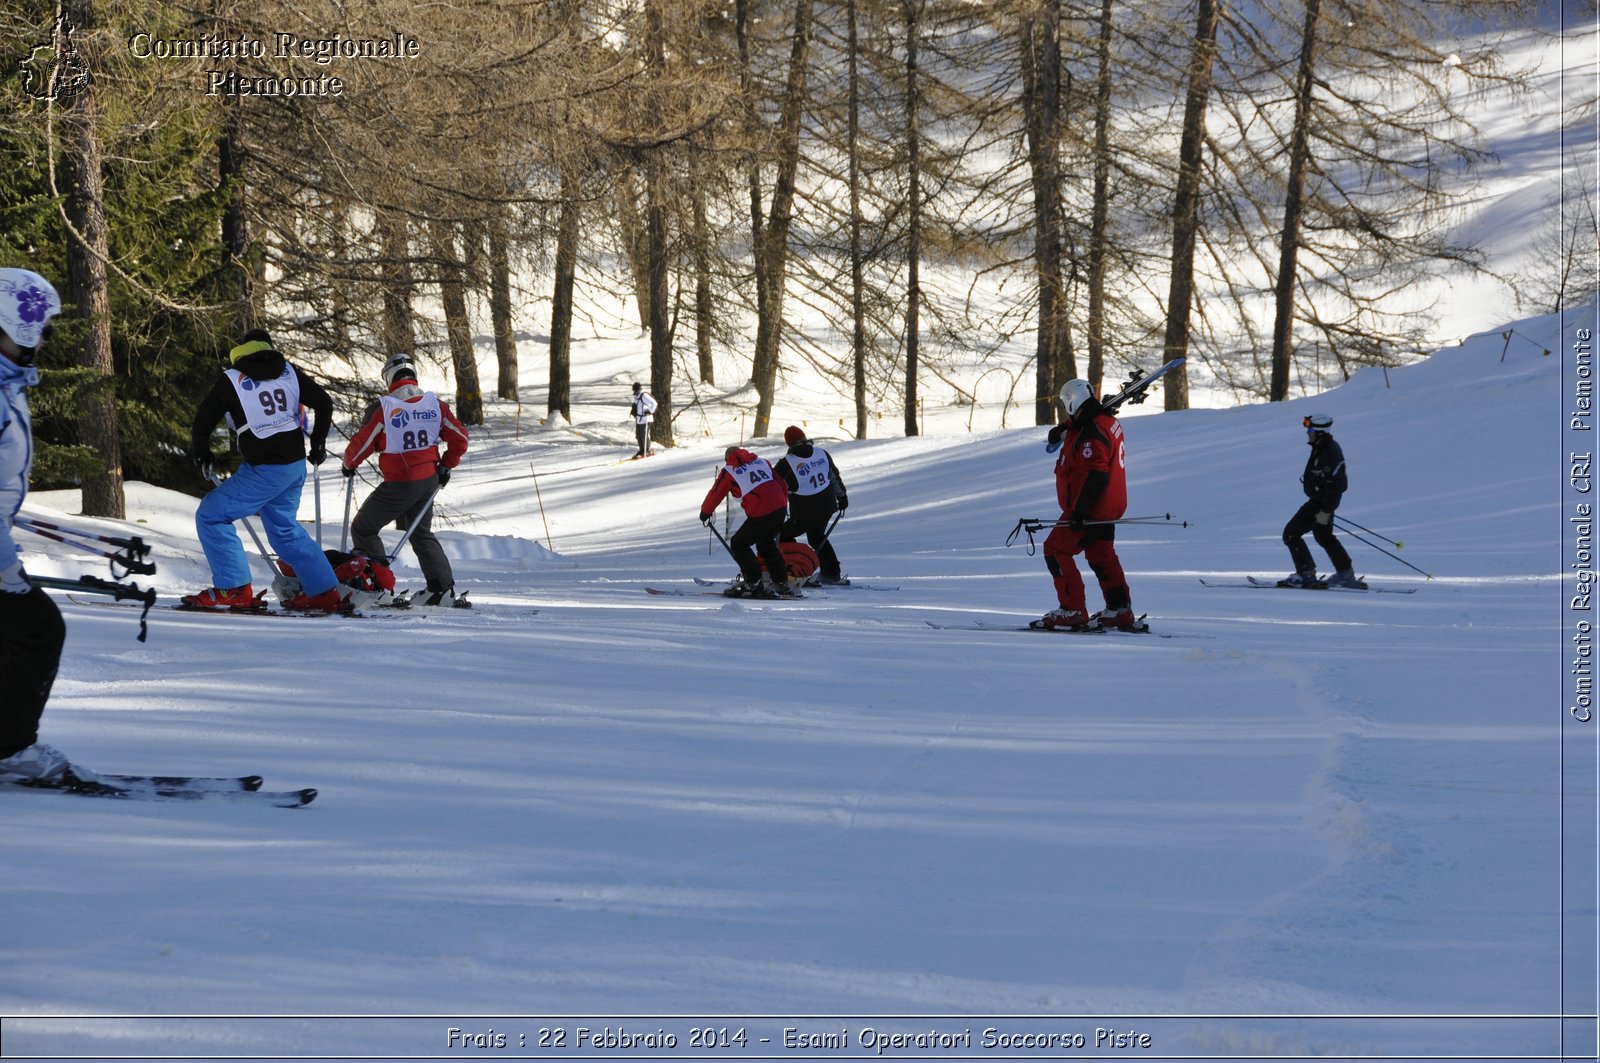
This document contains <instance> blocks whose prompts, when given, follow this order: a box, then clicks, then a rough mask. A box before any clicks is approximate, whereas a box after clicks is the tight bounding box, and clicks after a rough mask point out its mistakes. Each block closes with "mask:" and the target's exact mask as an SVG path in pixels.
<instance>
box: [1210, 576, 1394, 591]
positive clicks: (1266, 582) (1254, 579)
mask: <svg viewBox="0 0 1600 1063" xmlns="http://www.w3.org/2000/svg"><path fill="white" fill-rule="evenodd" d="M1200 583H1201V585H1202V586H1206V587H1236V588H1250V589H1252V590H1283V591H1339V592H1341V593H1344V594H1369V593H1370V594H1415V593H1417V588H1415V587H1372V586H1361V587H1334V586H1330V585H1329V584H1328V582H1327V581H1326V580H1320V579H1319V580H1317V582H1315V583H1311V584H1307V585H1305V586H1303V587H1296V586H1293V585H1292V584H1288V583H1285V582H1283V581H1282V580H1273V579H1262V578H1261V577H1259V576H1246V577H1245V582H1243V583H1213V582H1212V581H1211V580H1208V579H1206V578H1204V577H1201V579H1200Z"/></svg>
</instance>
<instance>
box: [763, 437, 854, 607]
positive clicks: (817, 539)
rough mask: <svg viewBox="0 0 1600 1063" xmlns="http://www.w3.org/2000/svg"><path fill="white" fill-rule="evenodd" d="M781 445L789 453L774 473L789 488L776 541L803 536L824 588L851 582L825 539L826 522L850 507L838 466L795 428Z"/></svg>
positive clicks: (776, 466)
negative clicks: (814, 556) (786, 511)
mask: <svg viewBox="0 0 1600 1063" xmlns="http://www.w3.org/2000/svg"><path fill="white" fill-rule="evenodd" d="M783 442H784V443H785V445H787V446H788V448H789V452H788V453H787V454H785V455H784V456H783V457H781V458H779V459H778V463H777V464H776V465H774V466H773V471H774V472H776V473H777V474H778V475H779V476H780V477H782V479H783V482H784V485H785V486H786V487H788V488H789V519H788V520H787V521H785V522H784V525H783V531H782V533H781V534H780V535H779V540H780V541H781V542H786V543H792V542H795V541H797V540H798V539H799V538H800V536H802V535H804V536H805V537H806V542H807V543H809V544H810V545H811V549H813V550H815V551H816V552H817V563H818V566H819V567H818V569H817V576H816V581H817V582H818V583H819V584H820V585H822V586H825V587H826V586H829V585H830V584H831V585H833V586H842V585H844V584H847V583H849V582H850V581H849V580H847V579H845V578H844V574H843V572H842V571H841V570H840V566H839V555H838V554H837V553H835V552H834V549H833V543H832V541H831V540H830V539H829V538H828V521H829V520H830V519H831V518H832V517H833V515H834V513H835V512H839V513H843V512H844V511H845V510H846V509H849V508H850V496H849V494H848V493H847V492H846V491H845V487H844V479H843V478H842V477H840V475H839V466H838V465H837V464H835V462H834V461H833V458H832V457H831V456H830V455H829V454H828V452H827V451H826V450H823V449H822V448H821V447H819V446H817V445H816V444H815V443H813V442H811V440H809V439H807V438H806V434H805V432H804V431H802V430H801V429H800V427H799V426H797V425H790V426H789V427H788V428H785V429H784V430H783Z"/></svg>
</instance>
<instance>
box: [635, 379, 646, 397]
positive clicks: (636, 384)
mask: <svg viewBox="0 0 1600 1063" xmlns="http://www.w3.org/2000/svg"><path fill="white" fill-rule="evenodd" d="M643 390H644V388H643V386H641V385H640V383H639V382H638V381H637V380H635V381H634V382H633V393H634V394H635V395H637V394H638V393H639V392H641V391H643Z"/></svg>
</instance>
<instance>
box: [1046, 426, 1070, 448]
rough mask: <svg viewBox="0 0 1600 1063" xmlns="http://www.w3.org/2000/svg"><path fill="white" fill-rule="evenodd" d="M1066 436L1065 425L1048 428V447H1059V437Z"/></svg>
mask: <svg viewBox="0 0 1600 1063" xmlns="http://www.w3.org/2000/svg"><path fill="white" fill-rule="evenodd" d="M1066 434H1067V426H1066V425H1064V424H1058V425H1052V426H1051V427H1050V437H1049V438H1050V445H1051V446H1052V447H1058V446H1060V445H1061V437H1062V436H1064V435H1066Z"/></svg>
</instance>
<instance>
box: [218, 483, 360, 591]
mask: <svg viewBox="0 0 1600 1063" xmlns="http://www.w3.org/2000/svg"><path fill="white" fill-rule="evenodd" d="M305 483H306V467H305V463H304V462H299V461H296V462H291V463H289V464H288V465H250V464H244V465H241V466H239V471H238V472H236V473H234V474H233V475H232V476H230V477H228V478H227V479H226V480H224V481H222V483H220V484H218V485H217V487H216V488H215V489H214V490H212V492H211V493H210V494H209V495H206V497H204V498H202V499H201V500H200V508H199V509H197V510H195V514H194V525H195V531H196V532H197V533H198V534H199V536H200V546H201V548H202V549H203V550H205V553H206V563H207V564H209V565H210V566H211V583H212V586H214V587H224V588H226V587H238V586H242V585H243V584H246V583H249V582H250V561H249V559H248V558H246V557H245V553H244V544H242V543H241V542H240V541H239V530H238V529H237V528H235V527H234V526H233V522H234V521H236V520H240V519H242V518H244V517H248V516H250V515H251V514H253V513H259V514H261V524H262V526H263V527H265V528H266V531H267V542H269V543H271V544H272V548H273V549H274V550H276V551H277V553H278V556H279V557H280V558H282V559H283V560H284V561H287V562H288V563H289V564H290V565H293V566H294V574H295V575H296V576H298V577H299V578H300V586H301V588H302V589H303V590H304V591H305V593H306V594H308V595H317V594H321V593H322V592H323V591H325V590H328V589H329V588H330V587H332V586H333V585H334V584H336V583H338V582H339V581H338V579H337V578H335V577H334V574H333V566H332V565H330V564H329V563H328V559H327V557H326V556H324V555H323V553H322V550H321V549H320V548H319V547H318V546H317V544H316V542H315V541H314V540H313V539H312V538H311V536H309V535H307V534H306V530H305V529H304V528H302V527H300V523H299V521H298V520H297V519H296V518H297V517H298V515H299V512H300V492H301V491H302V490H303V489H304V487H305ZM274 575H276V573H274Z"/></svg>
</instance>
